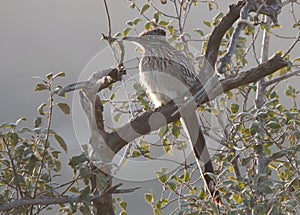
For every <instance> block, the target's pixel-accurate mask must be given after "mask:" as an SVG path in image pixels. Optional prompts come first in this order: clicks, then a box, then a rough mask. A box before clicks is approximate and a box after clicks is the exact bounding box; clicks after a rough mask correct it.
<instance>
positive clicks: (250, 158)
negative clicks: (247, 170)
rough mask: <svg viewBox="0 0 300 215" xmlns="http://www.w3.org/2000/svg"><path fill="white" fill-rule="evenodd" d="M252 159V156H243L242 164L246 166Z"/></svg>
mask: <svg viewBox="0 0 300 215" xmlns="http://www.w3.org/2000/svg"><path fill="white" fill-rule="evenodd" d="M252 159H253V156H249V157H246V158H243V159H242V166H246V165H247V164H248V163H249V162H250V161H251V160H252Z"/></svg>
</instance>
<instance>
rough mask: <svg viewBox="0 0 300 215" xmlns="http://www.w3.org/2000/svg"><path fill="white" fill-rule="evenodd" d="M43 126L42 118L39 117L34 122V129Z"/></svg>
mask: <svg viewBox="0 0 300 215" xmlns="http://www.w3.org/2000/svg"><path fill="white" fill-rule="evenodd" d="M41 125H42V118H41V117H37V118H36V119H35V120H34V127H35V128H39V127H41Z"/></svg>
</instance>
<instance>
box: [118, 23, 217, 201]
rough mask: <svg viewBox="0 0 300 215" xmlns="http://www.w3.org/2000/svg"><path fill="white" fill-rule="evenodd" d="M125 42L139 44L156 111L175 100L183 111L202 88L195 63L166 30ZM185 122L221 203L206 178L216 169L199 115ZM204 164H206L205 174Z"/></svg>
mask: <svg viewBox="0 0 300 215" xmlns="http://www.w3.org/2000/svg"><path fill="white" fill-rule="evenodd" d="M124 40H127V41H131V42H133V43H135V44H137V45H138V46H139V47H140V48H141V50H142V52H143V56H142V58H141V60H140V62H139V76H140V81H141V85H142V86H143V87H144V88H145V90H146V92H147V94H148V96H149V98H150V100H151V101H152V102H153V103H154V105H155V106H156V107H158V106H161V105H165V104H167V103H168V102H170V101H171V100H172V101H174V102H175V103H176V104H177V105H178V106H179V107H180V105H181V106H182V104H184V102H185V101H184V100H182V99H181V98H183V97H184V95H186V96H188V95H190V96H191V94H190V90H191V89H192V87H193V86H199V85H201V82H200V79H199V78H198V76H197V75H196V72H195V68H194V65H193V63H192V62H191V60H190V59H189V58H188V57H187V56H186V55H184V54H183V52H181V51H179V50H177V49H176V48H175V47H173V46H171V45H170V44H169V43H168V42H167V41H166V32H165V31H164V30H162V29H154V30H150V31H147V32H144V33H142V34H140V35H139V36H138V37H125V38H124ZM181 122H182V125H183V127H184V129H185V131H186V132H187V134H188V136H189V140H190V142H191V146H192V149H193V152H194V156H195V159H196V161H197V165H198V168H199V170H200V173H201V175H202V177H203V181H204V183H205V186H206V187H207V189H208V191H209V193H210V194H211V196H212V197H213V198H214V200H215V201H216V202H217V203H220V199H219V195H218V192H217V191H215V189H214V188H215V183H214V181H213V180H212V179H211V178H210V177H209V176H208V174H205V173H214V169H213V165H212V162H211V160H210V155H209V152H208V149H207V146H206V143H205V138H204V136H203V133H202V131H201V127H200V119H199V114H198V112H197V111H194V110H193V111H189V112H188V113H187V114H182V113H181ZM201 161H202V162H203V163H204V169H203V170H202V165H201Z"/></svg>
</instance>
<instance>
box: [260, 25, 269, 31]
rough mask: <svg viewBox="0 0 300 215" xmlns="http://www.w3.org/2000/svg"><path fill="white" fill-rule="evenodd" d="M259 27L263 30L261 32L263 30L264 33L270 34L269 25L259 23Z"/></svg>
mask: <svg viewBox="0 0 300 215" xmlns="http://www.w3.org/2000/svg"><path fill="white" fill-rule="evenodd" d="M260 27H261V28H262V29H263V30H265V31H266V32H268V33H269V32H270V25H269V24H267V23H261V24H260Z"/></svg>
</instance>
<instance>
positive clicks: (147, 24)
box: [144, 21, 153, 31]
mask: <svg viewBox="0 0 300 215" xmlns="http://www.w3.org/2000/svg"><path fill="white" fill-rule="evenodd" d="M152 24H153V23H152V21H148V22H146V24H145V26H144V27H145V29H146V30H147V31H148V30H150V28H151V26H152Z"/></svg>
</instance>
